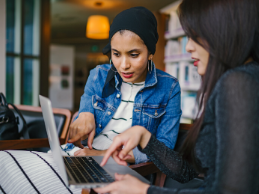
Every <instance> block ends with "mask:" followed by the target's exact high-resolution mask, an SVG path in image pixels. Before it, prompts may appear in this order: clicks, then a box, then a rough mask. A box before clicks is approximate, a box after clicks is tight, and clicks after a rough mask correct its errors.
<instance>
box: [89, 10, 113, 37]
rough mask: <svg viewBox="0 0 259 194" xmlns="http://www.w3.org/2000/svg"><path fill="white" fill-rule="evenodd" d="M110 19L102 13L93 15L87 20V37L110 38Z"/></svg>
mask: <svg viewBox="0 0 259 194" xmlns="http://www.w3.org/2000/svg"><path fill="white" fill-rule="evenodd" d="M109 30H110V24H109V19H108V17H106V16H102V15H92V16H90V17H89V18H88V20H87V25H86V37H87V38H91V39H108V38H109Z"/></svg>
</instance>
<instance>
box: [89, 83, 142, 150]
mask: <svg viewBox="0 0 259 194" xmlns="http://www.w3.org/2000/svg"><path fill="white" fill-rule="evenodd" d="M144 85H145V82H140V83H135V84H132V83H128V82H122V85H121V103H120V105H119V107H118V109H117V110H116V112H115V114H114V115H113V117H112V119H111V120H110V121H109V123H108V124H107V126H106V127H105V128H104V129H103V131H102V132H101V133H100V134H99V135H98V136H97V137H96V138H94V141H93V144H92V146H93V148H94V149H97V150H107V149H108V148H109V147H110V145H111V143H112V141H113V138H114V137H115V136H116V135H118V134H120V133H122V132H124V131H125V130H126V129H128V128H130V127H131V126H132V114H133V105H134V100H135V96H136V94H137V93H138V91H139V90H141V89H142V88H143V87H144Z"/></svg>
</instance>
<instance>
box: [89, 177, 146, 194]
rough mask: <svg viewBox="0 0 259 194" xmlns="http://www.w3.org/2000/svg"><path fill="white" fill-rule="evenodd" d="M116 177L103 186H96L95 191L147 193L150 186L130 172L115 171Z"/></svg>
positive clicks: (118, 193) (124, 193) (128, 193)
mask: <svg viewBox="0 0 259 194" xmlns="http://www.w3.org/2000/svg"><path fill="white" fill-rule="evenodd" d="M115 179H116V181H115V182H113V183H111V184H109V185H107V186H105V187H102V188H95V189H94V191H95V192H97V193H111V194H145V193H147V190H148V188H149V186H150V185H148V184H146V183H143V182H141V181H140V180H138V179H137V178H135V177H133V176H131V175H128V174H126V175H121V174H117V173H115Z"/></svg>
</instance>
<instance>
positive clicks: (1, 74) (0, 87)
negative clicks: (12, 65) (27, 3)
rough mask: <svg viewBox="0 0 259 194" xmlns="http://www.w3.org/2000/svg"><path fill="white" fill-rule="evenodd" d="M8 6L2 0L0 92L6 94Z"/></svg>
mask: <svg viewBox="0 0 259 194" xmlns="http://www.w3.org/2000/svg"><path fill="white" fill-rule="evenodd" d="M5 9H6V6H5V0H0V92H3V93H4V94H5V74H6V70H5V69H6V67H5V66H6V63H5V47H6V42H5V39H6V36H5V31H6V30H5V28H6V25H5V23H6V21H5V20H6V11H5Z"/></svg>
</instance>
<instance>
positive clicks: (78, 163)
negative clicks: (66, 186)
mask: <svg viewBox="0 0 259 194" xmlns="http://www.w3.org/2000/svg"><path fill="white" fill-rule="evenodd" d="M63 158H64V162H65V165H66V167H67V168H68V170H69V172H70V173H71V175H72V176H73V178H74V179H75V181H76V182H77V183H110V182H113V181H114V179H113V178H112V177H111V176H110V175H109V174H108V173H107V172H106V171H105V170H104V169H103V168H102V167H101V166H100V165H99V164H98V163H97V162H96V161H95V160H94V159H93V158H92V157H89V158H86V157H63Z"/></svg>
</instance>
